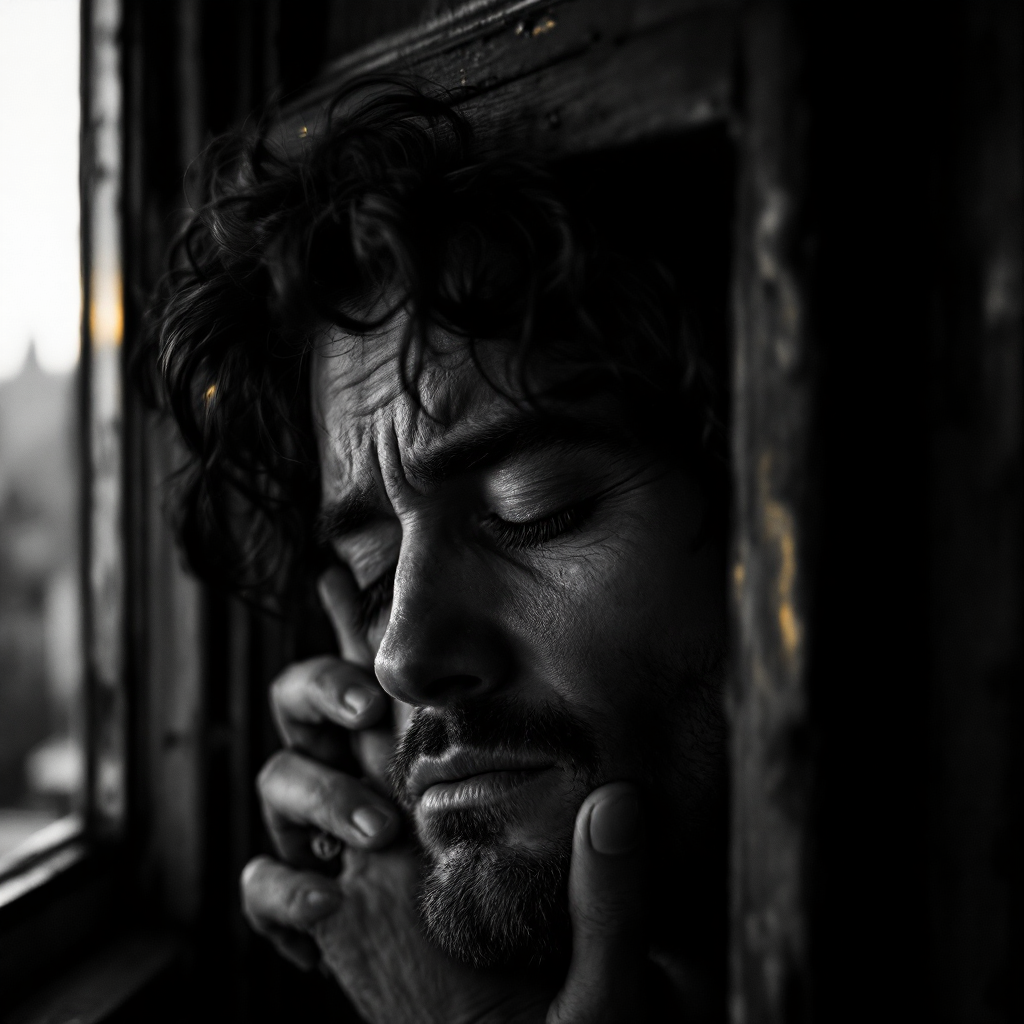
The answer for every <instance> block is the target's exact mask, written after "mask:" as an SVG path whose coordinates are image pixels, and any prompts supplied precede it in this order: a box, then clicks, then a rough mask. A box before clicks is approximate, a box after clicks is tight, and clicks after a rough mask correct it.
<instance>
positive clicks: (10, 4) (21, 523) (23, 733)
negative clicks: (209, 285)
mask: <svg viewBox="0 0 1024 1024" xmlns="http://www.w3.org/2000/svg"><path fill="white" fill-rule="evenodd" d="M79 17H80V15H79V9H78V3H77V0H47V2H44V3H38V2H34V0H0V139H2V140H3V143H4V150H5V157H4V159H3V160H0V877H2V875H3V873H4V866H7V865H13V864H14V863H16V862H17V861H18V860H19V859H20V858H21V856H22V854H23V853H24V852H25V851H26V849H34V848H36V847H38V846H39V845H40V843H41V842H42V843H43V844H45V843H46V842H47V839H48V838H49V839H50V840H52V839H54V838H56V837H58V836H64V835H66V834H68V833H69V832H72V831H74V830H75V828H76V823H77V822H78V821H79V820H80V814H81V811H82V807H83V794H84V783H85V757H84V740H85V733H84V730H85V716H84V703H83V694H84V687H83V682H84V673H83V655H82V601H81V585H80V579H81V574H80V557H81V552H80V544H79V532H80V531H79V520H80V504H81V503H80V499H79V489H80V473H79V447H80V440H81V439H80V431H79V415H78V412H79V403H78V382H79V374H78V369H79V348H80V319H81V292H82V289H81V273H80V269H79V266H80V263H79V194H78V169H79V159H78V148H79V142H78V139H79V96H78V92H79V90H78V84H79V83H78V79H79ZM68 816H72V818H71V820H65V821H63V822H61V821H60V819H67V818H68ZM47 826H49V831H45V830H46V829H47ZM41 830H43V832H42V835H40V832H41ZM26 844H27V845H26ZM0 892H2V890H0Z"/></svg>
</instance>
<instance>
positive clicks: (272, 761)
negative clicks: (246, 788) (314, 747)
mask: <svg viewBox="0 0 1024 1024" xmlns="http://www.w3.org/2000/svg"><path fill="white" fill-rule="evenodd" d="M291 762H292V755H291V753H290V751H287V750H278V751H277V752H276V753H274V754H271V755H270V757H268V758H267V760H266V761H265V762H264V764H263V767H262V768H261V769H260V771H259V774H258V775H257V776H256V791H257V792H258V793H259V794H260V795H261V796H262V797H263V798H264V799H266V798H267V797H268V796H269V795H270V794H271V793H272V792H273V791H274V789H275V788H276V787H277V786H278V784H279V783H280V781H281V780H282V779H283V778H284V776H285V775H286V774H287V773H288V771H289V769H290V767H291Z"/></svg>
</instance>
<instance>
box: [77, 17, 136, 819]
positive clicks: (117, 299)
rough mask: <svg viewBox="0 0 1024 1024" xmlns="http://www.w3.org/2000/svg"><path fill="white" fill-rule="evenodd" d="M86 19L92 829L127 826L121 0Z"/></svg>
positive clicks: (85, 255)
mask: <svg viewBox="0 0 1024 1024" xmlns="http://www.w3.org/2000/svg"><path fill="white" fill-rule="evenodd" d="M85 12H86V17H85V19H84V22H85V26H86V31H87V35H86V38H87V40H88V44H87V45H88V50H87V51H86V52H87V53H88V54H89V59H88V60H87V61H86V62H85V67H84V69H83V84H84V103H83V114H84V118H83V119H84V121H85V124H86V125H87V127H86V130H85V131H84V133H83V154H82V166H83V170H82V264H83V292H84V300H85V301H84V307H83V319H82V335H83V345H82V376H83V388H82V396H83V402H82V406H83V421H82V422H83V426H84V431H83V436H84V438H85V439H86V448H85V452H84V462H85V473H84V476H85V481H86V497H85V529H84V541H85V543H84V545H83V546H84V552H85V568H86V586H85V597H86V600H85V623H86V633H85V635H86V666H87V672H86V679H87V691H88V697H87V699H88V704H89V730H88V748H89V756H88V772H87V780H88V783H87V784H88V791H89V792H88V797H87V810H88V813H89V817H90V819H91V823H92V825H93V827H94V829H95V830H96V831H97V832H99V833H102V834H105V835H110V836H113V835H119V834H120V833H121V832H122V831H123V829H124V824H125V813H126V805H127V793H128V783H127V778H126V744H127V736H126V727H127V696H126V691H125V672H124V656H125V640H126V637H125V628H126V624H125V565H124V540H125V537H124V532H123V531H124V519H123V514H124V503H123V486H122V485H123V477H122V472H123V458H122V453H123V436H122V426H123V416H122V413H123V395H122V376H123V374H122V358H121V356H122V347H121V342H122V336H123V331H124V305H123V276H122V252H121V241H122V240H121V169H122V162H121V91H122V90H121V76H120V59H121V45H120V38H119V33H120V29H121V4H120V0H92V2H91V3H89V4H87V5H86V6H85Z"/></svg>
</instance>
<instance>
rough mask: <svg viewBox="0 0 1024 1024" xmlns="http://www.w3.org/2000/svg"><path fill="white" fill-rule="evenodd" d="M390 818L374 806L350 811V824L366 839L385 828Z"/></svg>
mask: <svg viewBox="0 0 1024 1024" xmlns="http://www.w3.org/2000/svg"><path fill="white" fill-rule="evenodd" d="M390 821H391V819H390V818H389V817H388V816H387V815H386V814H385V813H384V812H383V811H381V810H378V809H377V808H376V807H360V808H359V810H357V811H353V812H352V824H353V825H355V827H356V828H357V829H359V831H360V832H362V833H363V835H364V836H366V838H367V839H372V838H373V837H374V836H375V835H377V834H378V833H379V832H382V831H383V830H384V829H385V828H387V826H388V824H389V823H390Z"/></svg>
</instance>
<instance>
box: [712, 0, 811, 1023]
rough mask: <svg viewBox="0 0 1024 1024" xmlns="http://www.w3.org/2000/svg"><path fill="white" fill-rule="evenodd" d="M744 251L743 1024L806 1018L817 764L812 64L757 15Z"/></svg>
mask: <svg viewBox="0 0 1024 1024" xmlns="http://www.w3.org/2000/svg"><path fill="white" fill-rule="evenodd" d="M743 59H744V61H745V65H744V67H745V73H746V74H745V81H746V92H745V95H744V101H745V102H744V109H745V117H744V120H743V124H742V132H741V151H740V160H741V167H742V172H741V174H742V178H741V184H740V203H739V209H740V213H739V218H738V224H737V239H736V253H737V255H736V278H735V311H736V333H735V346H734V359H735V362H734V371H733V407H734V418H733V457H734V466H733V479H734V483H735V516H736V520H735V527H734V566H733V585H734V602H733V608H734V616H735V619H734V636H733V658H734V676H733V689H732V694H731V725H732V734H731V764H732V799H733V810H732V866H731V892H730V899H731V907H732V910H731V917H732V939H731V943H732V945H731V961H732V962H731V993H730V1014H731V1019H732V1021H733V1024H762V1022H763V1024H767V1022H775V1021H792V1020H802V1019H805V1017H806V1015H807V1012H808V1010H807V1001H808V989H809V979H808V963H807V959H808V936H807V923H806V899H807V891H808V886H807V872H808V863H807V832H808V827H809V821H808V812H809V801H808V796H809V777H810V771H809V756H808V755H809V752H808V749H807V748H808V743H807V732H808V725H809V723H808V715H809V709H808V692H807V642H808V636H807V633H808V621H807V613H808V607H809V600H810V595H809V593H808V576H809V567H808V564H807V561H808V551H807V522H806V517H807V514H806V504H807V489H808V486H809V483H810V473H809V466H808V462H807V460H808V453H809V449H810V445H809V432H810V422H811V407H812V387H813V379H812V376H811V373H810V366H811V359H810V346H811V342H810V338H809V331H808V324H807V306H808V295H807V286H806V283H805V280H804V277H805V274H804V267H803V266H802V256H801V253H802V251H803V250H804V248H805V246H804V242H805V240H804V238H803V237H802V233H801V207H802V203H803V184H804V182H803V149H804V130H805V125H804V123H803V117H802V108H801V103H800V96H799V92H798V86H797V81H798V79H797V75H798V70H799V59H800V49H799V45H798V43H797V41H796V37H795V33H794V30H793V28H792V25H791V23H790V21H789V18H788V9H787V5H785V4H782V3H762V4H756V5H752V7H751V9H750V10H749V11H748V13H747V15H746V19H745V26H744V55H743Z"/></svg>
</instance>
